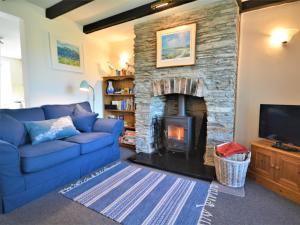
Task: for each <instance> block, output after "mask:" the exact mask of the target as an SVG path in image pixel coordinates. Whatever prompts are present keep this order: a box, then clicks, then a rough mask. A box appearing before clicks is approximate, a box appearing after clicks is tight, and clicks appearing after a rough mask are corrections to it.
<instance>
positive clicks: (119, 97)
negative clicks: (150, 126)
mask: <svg viewBox="0 0 300 225" xmlns="http://www.w3.org/2000/svg"><path fill="white" fill-rule="evenodd" d="M108 81H111V82H112V85H113V88H114V93H113V94H107V87H108ZM102 90H103V102H104V117H105V118H114V119H123V120H124V128H125V130H124V136H123V137H121V138H120V145H121V146H123V147H127V148H130V149H135V102H134V98H135V95H134V75H127V76H105V77H103V87H102ZM133 135H134V136H133Z"/></svg>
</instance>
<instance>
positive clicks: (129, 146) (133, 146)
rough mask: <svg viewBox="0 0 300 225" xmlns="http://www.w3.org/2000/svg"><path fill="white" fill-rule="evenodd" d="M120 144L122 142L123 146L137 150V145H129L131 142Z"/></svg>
mask: <svg viewBox="0 0 300 225" xmlns="http://www.w3.org/2000/svg"><path fill="white" fill-rule="evenodd" d="M119 144H120V146H121V147H124V148H130V149H132V150H135V145H129V144H125V143H123V142H120V143H119Z"/></svg>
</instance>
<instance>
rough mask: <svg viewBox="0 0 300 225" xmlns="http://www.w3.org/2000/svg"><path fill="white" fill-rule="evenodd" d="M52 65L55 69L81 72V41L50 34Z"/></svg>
mask: <svg viewBox="0 0 300 225" xmlns="http://www.w3.org/2000/svg"><path fill="white" fill-rule="evenodd" d="M50 48H51V59H52V65H53V67H54V68H55V69H60V70H67V71H72V72H79V73H81V72H83V71H84V64H83V50H82V45H81V43H76V42H71V41H68V40H63V39H61V38H58V37H56V36H54V35H50Z"/></svg>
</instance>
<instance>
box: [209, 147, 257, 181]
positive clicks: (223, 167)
mask: <svg viewBox="0 0 300 225" xmlns="http://www.w3.org/2000/svg"><path fill="white" fill-rule="evenodd" d="M250 158H251V153H249V154H248V155H247V159H246V160H244V161H236V160H232V159H228V158H223V157H219V156H217V154H216V151H215V152H214V162H215V167H216V174H217V179H218V181H219V182H220V183H221V184H223V185H226V186H229V187H243V186H244V184H245V179H246V174H247V169H248V166H249V163H250Z"/></svg>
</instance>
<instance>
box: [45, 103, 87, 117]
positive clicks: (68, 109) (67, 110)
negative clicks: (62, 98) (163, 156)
mask: <svg viewBox="0 0 300 225" xmlns="http://www.w3.org/2000/svg"><path fill="white" fill-rule="evenodd" d="M77 104H79V105H80V106H82V107H83V108H84V109H85V110H87V111H89V112H92V110H91V106H90V103H89V102H81V103H77ZM77 104H69V105H44V106H42V109H43V110H44V113H45V117H46V119H47V120H49V119H56V118H59V117H63V116H71V115H72V114H73V112H74V109H75V106H76V105H77Z"/></svg>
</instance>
